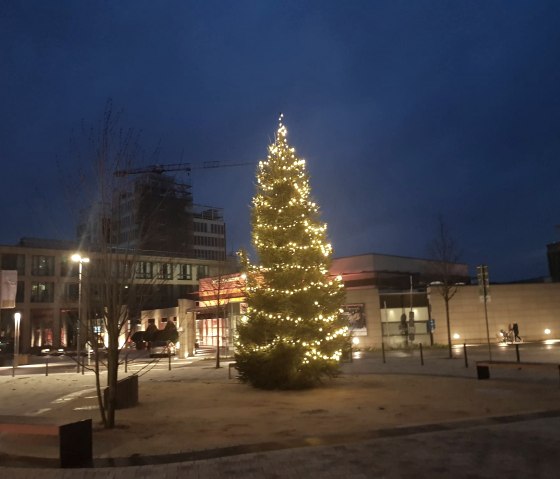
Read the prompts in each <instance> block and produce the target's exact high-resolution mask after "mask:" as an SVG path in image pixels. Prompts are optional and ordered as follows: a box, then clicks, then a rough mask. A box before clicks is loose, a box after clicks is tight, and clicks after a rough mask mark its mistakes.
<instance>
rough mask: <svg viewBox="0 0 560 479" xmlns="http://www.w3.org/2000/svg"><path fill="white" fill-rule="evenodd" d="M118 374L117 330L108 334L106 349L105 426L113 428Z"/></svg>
mask: <svg viewBox="0 0 560 479" xmlns="http://www.w3.org/2000/svg"><path fill="white" fill-rule="evenodd" d="M118 374H119V344H118V331H117V332H116V333H114V334H110V335H109V347H108V351H107V387H108V388H109V391H108V393H107V401H106V404H105V411H106V417H107V421H106V423H105V427H106V428H107V429H113V428H114V427H115V403H116V397H117V381H118Z"/></svg>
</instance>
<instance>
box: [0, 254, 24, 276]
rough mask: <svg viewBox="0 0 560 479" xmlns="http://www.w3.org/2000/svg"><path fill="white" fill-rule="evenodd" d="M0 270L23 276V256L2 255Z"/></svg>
mask: <svg viewBox="0 0 560 479" xmlns="http://www.w3.org/2000/svg"><path fill="white" fill-rule="evenodd" d="M0 269H9V270H12V271H13V270H16V271H17V272H18V275H22V276H23V275H24V274H25V255H23V254H3V255H2V267H1V268H0Z"/></svg>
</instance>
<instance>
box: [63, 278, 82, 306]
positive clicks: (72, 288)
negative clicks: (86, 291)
mask: <svg viewBox="0 0 560 479" xmlns="http://www.w3.org/2000/svg"><path fill="white" fill-rule="evenodd" d="M64 299H65V300H66V301H70V302H72V303H77V302H78V301H79V299H80V286H79V285H78V283H68V284H65V285H64Z"/></svg>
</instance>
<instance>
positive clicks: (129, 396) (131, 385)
mask: <svg viewBox="0 0 560 479" xmlns="http://www.w3.org/2000/svg"><path fill="white" fill-rule="evenodd" d="M109 389H110V388H108V387H107V388H105V391H104V392H103V394H104V400H105V404H107V400H108V398H109ZM137 405H138V376H137V375H136V374H133V375H132V376H128V377H127V378H124V379H121V380H120V381H117V392H116V398H115V409H126V408H129V407H134V406H137Z"/></svg>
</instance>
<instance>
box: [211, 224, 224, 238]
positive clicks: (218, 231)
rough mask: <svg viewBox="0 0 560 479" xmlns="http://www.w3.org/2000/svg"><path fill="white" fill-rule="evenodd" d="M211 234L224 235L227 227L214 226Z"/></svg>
mask: <svg viewBox="0 0 560 479" xmlns="http://www.w3.org/2000/svg"><path fill="white" fill-rule="evenodd" d="M210 232H211V233H214V234H217V235H223V234H224V233H225V226H224V225H215V224H212V225H210Z"/></svg>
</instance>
